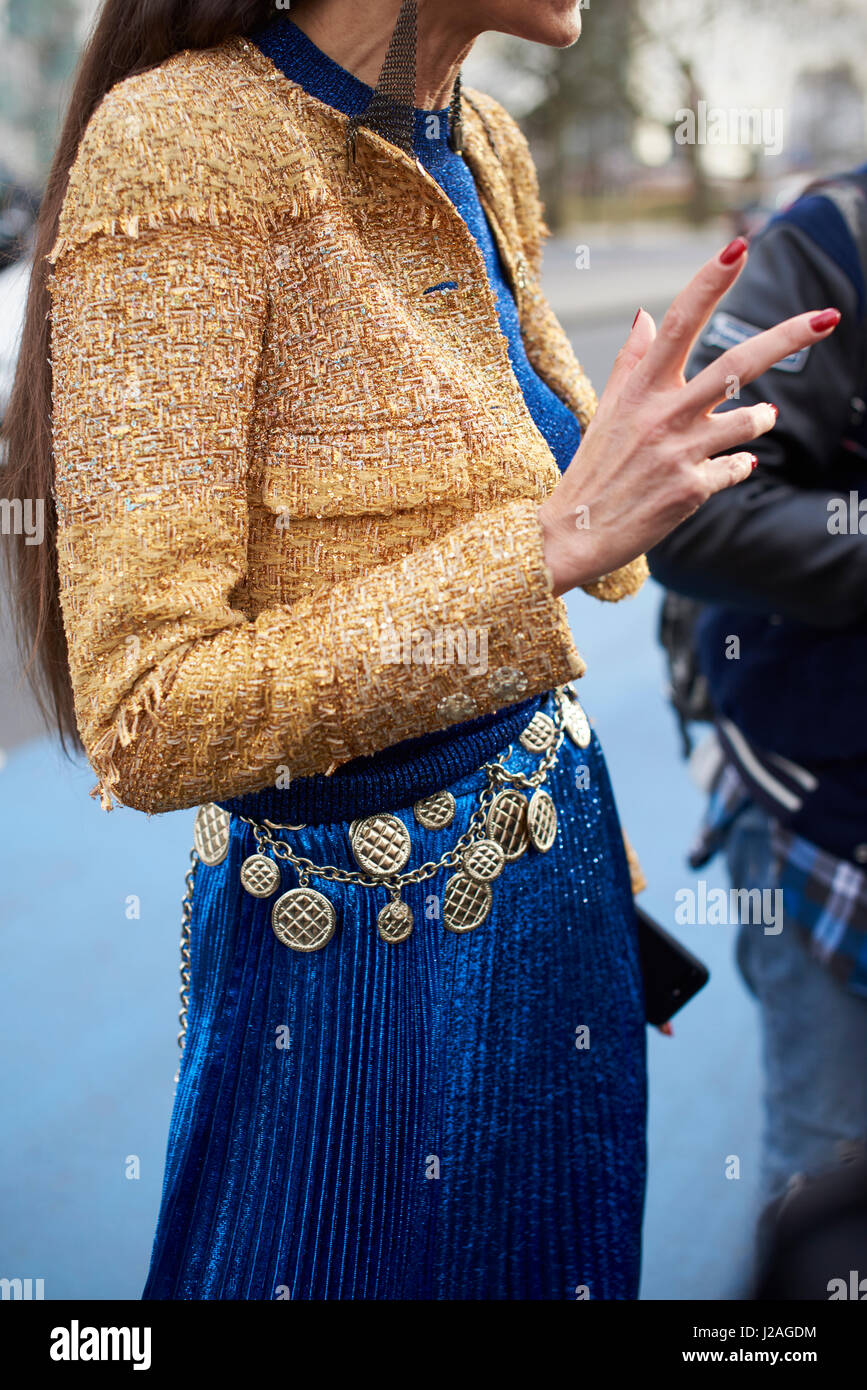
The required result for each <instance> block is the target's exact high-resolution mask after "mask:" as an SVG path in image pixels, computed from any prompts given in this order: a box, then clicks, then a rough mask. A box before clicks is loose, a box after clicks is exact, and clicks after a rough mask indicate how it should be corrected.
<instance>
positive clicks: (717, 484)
mask: <svg viewBox="0 0 867 1390" xmlns="http://www.w3.org/2000/svg"><path fill="white" fill-rule="evenodd" d="M757 463H758V459H757V458H756V456H755V454H749V453H739V454H723V455H722V456H721V457H720V458H714V459H704V460H703V461H702V462H701V463H700V464H699V469H700V471H701V473H702V476H703V478H704V482H705V488H706V493H707V497H712V496H713V494H714V493H715V492H722V491H723V490H724V489H725V488H727V487H733V486H734V484H735V483H742V482H744V481H745V480H746V479H747V478H748V477H749V476H750V474H751V473H752V471H753V469H754V468H755V467H756V464H757ZM705 500H707V498H705Z"/></svg>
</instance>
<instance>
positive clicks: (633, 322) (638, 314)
mask: <svg viewBox="0 0 867 1390" xmlns="http://www.w3.org/2000/svg"><path fill="white" fill-rule="evenodd" d="M640 317H641V310H640V309H639V310H638V313H637V314H636V315H635V318H634V319H633V320H632V328H634V327H635V325H636V324H637V322H638V320H639V319H640ZM631 331H632V329H630V332H631Z"/></svg>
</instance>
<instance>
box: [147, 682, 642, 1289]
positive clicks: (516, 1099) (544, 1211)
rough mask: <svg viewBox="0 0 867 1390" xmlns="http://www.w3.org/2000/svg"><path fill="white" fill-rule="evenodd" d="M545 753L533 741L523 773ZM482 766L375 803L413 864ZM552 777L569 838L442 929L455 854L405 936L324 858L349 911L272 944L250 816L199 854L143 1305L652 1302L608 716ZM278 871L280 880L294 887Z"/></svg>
mask: <svg viewBox="0 0 867 1390" xmlns="http://www.w3.org/2000/svg"><path fill="white" fill-rule="evenodd" d="M544 708H546V709H547V710H548V711H549V712H550V713H553V711H554V705H553V700H552V699H551V698H550V697H549V698H548V700H547V702H546V704H545V706H544ZM537 765H538V759H537V758H536V757H534V756H533V755H531V754H529V753H526V752H525V751H524V750H523V749H522V748H521V747H520V745H516V747H515V750H514V752H513V755H512V758H511V760H510V767H512V768H516V769H519V770H522V771H531V770H533V769H534V768H535V767H536V766H537ZM582 766H586V768H587V769H588V771H589V786H587V787H585V786H583V785H581V781H582V779H581V778H580V777H578V776H576V774H577V773H578V770H579V769H580V768H581V767H582ZM483 785H484V775H483V773H482V772H480V771H479V772H472V773H470V774H468V775H467V776H465V777H463V778H462V779H460V780H458V781H456V782H455V783H454V784H453V785H452V787H451V788H450V790H451V791H452V792H453V794H454V796H455V798H456V800H457V808H458V809H457V815H456V818H455V821H454V822H453V824H452V825H451V826H450V827H448V828H446V829H443V830H438V831H430V830H425V829H423V828H422V827H421V826H420V825H419V824H418V823H417V822H416V820H415V818H414V816H413V813H412V809H411V807H404V808H400V809H398V808H396V807H387V808H386V807H383V808H381V809H388V810H393V811H396V813H397V814H398V815H400V817H401V819H402V820H403V821H404V823H405V824H406V826H407V828H408V829H409V831H410V834H411V836H412V842H413V852H412V857H411V859H410V861H409V865H408V866H407V867H408V868H412V867H415V866H416V865H419V864H421V863H423V862H425V861H427V860H436V859H438V858H439V856H440V855H441V853H442V852H443V850H444V849H446V848H448V847H451V845H452V844H453V843H454V841H455V839H456V838H457V837H458V835H460V834H461V833H462V832H463V830H464V829H465V828H466V826H467V823H468V821H469V818H470V816H471V814H472V812H473V810H474V809H475V807H476V805H477V798H478V793H479V791H480V790H481V788H482V786H483ZM546 786H547V788H548V790H549V791H550V792H551V794H552V796H553V797H554V800H555V803H556V806H557V810H558V815H559V827H558V832H557V839H556V842H555V844H554V846H553V848H552V849H551V850H550V851H549V852H548V853H547V854H542V853H539V852H538V851H536V850H534V849H529V850H528V851H527V852H526V853H525V854H524V855H523V856H522V858H521V859H519V860H518V861H517V862H516V863H513V864H507V865H506V867H505V870H504V872H503V874H502V875H501V877H500V878H498V879H497V880H496V881H495V882H494V883H493V884H492V889H493V908H492V911H491V914H490V916H489V917H488V919H487V920H486V921H485V922H484V923H483V924H482V925H481V926H479V927H478V928H476V929H475V930H474V931H471V932H469V933H467V934H464V935H457V934H455V933H453V932H450V931H448V930H446V929H445V928H444V926H443V923H442V920H441V916H440V903H441V898H442V893H443V889H444V886H445V883H446V880H447V879H448V877H449V875H450V873H452V872H454V870H449V869H446V870H440V871H438V873H437V874H436V876H435V877H434V878H432V879H429V880H427V881H426V882H424V883H422V884H419V885H414V886H411V887H410V888H408V889H405V890H404V895H403V896H404V899H405V900H406V901H407V902H409V904H410V906H411V907H412V910H413V913H414V916H415V927H414V930H413V932H412V935H411V936H410V937H409V938H408V940H406V941H404V942H402V943H400V944H398V945H389V944H387V943H386V942H384V941H382V940H381V939H380V937H379V935H378V933H377V930H376V914H377V911H378V910H379V908H380V907H381V906H382V905H383V904H384V903H385V901H386V900H387V894H386V892H385V890H384V889H383V890H378V889H369V888H365V887H359V886H346V887H340V886H338V885H336V884H333V883H326V882H324V881H323V880H321V879H317V878H315V877H314V878H312V879H311V886H312V887H315V888H317V889H319V890H320V891H322V892H324V893H325V894H326V895H327V896H328V897H329V898H330V899H331V900H332V902H334V903H335V905H336V908H337V914H338V927H337V931H336V933H335V935H334V936H333V937H332V939H331V941H330V942H329V943H328V944H327V945H326V946H325V947H324V949H322V950H321V951H319V952H317V953H315V954H301V953H298V952H294V951H291V950H289V949H287V948H286V947H284V946H283V945H281V944H280V942H279V941H278V940H277V938H276V936H275V935H274V932H273V931H272V928H271V925H270V912H271V906H272V904H273V902H274V899H273V898H271V899H267V900H264V901H263V900H260V899H255V898H253V897H251V896H249V895H248V894H247V893H246V892H245V891H244V889H243V888H242V887H241V885H240V882H239V870H240V866H241V863H242V862H243V860H244V858H245V857H246V856H247V855H248V854H250V853H252V852H254V850H255V843H254V839H253V835H252V831H251V830H250V827H248V826H246V825H244V824H243V823H242V822H241V821H240V820H239V819H238V818H237V817H233V819H232V830H231V840H230V847H229V853H228V855H227V857H226V859H225V860H224V861H223V863H222V864H220V865H218V866H216V867H207V866H205V865H203V864H202V865H199V868H198V871H197V877H196V886H195V892H194V897H193V912H192V922H191V956H192V982H191V994H190V1011H189V1023H188V1032H187V1042H186V1048H185V1051H184V1054H183V1059H182V1066H181V1073H180V1080H179V1085H178V1090H177V1095H176V1098H175V1106H174V1112H173V1115H172V1121H171V1129H170V1136H169V1143H168V1156H167V1165H166V1174H165V1185H164V1190H163V1198H162V1204H161V1210H160V1215H159V1222H158V1227H157V1232H156V1238H155V1242H154V1249H153V1257H152V1263H151V1269H150V1273H149V1276H148V1280H147V1285H146V1288H145V1291H144V1294H143V1297H144V1298H145V1299H269V1300H270V1299H281V1298H292V1299H302V1300H320V1299H409V1300H421V1299H428V1300H430V1299H436V1300H445V1299H460V1300H501V1299H502V1300H505V1299H512V1300H518V1299H533V1300H561V1299H570V1300H571V1299H574V1298H576V1297H579V1296H583V1287H582V1286H586V1290H587V1294H588V1295H589V1297H590V1298H592V1299H629V1298H635V1297H636V1296H637V1287H638V1276H639V1255H640V1226H641V1213H642V1205H643V1194H644V1178H645V1024H644V1007H643V997H642V986H641V978H640V972H639V964H638V957H637V947H636V937H635V926H634V914H633V908H632V895H631V891H630V884H629V875H628V870H627V865H626V860H625V855H624V850H623V845H622V840H621V833H620V827H619V823H618V819H617V814H616V811H615V807H614V802H613V798H612V793H611V787H610V784H609V780H608V774H607V770H606V767H605V763H604V759H603V755H602V751H601V749H600V747H599V744H598V742H597V740H596V738H595V736H594V738H593V741H592V743H591V745H590V747H589V748H588V749H586V750H583V751H579V750H578V749H576V748H575V747H574V746H573V745H572V744H571V742H570V741H569V740H568V739H566V740H564V742H563V744H562V746H561V749H560V752H559V755H558V761H557V763H556V764H555V766H554V768H553V770H552V772H551V773H549V777H548V781H547V783H546ZM348 831H349V825H348V823H347V822H342V821H341V822H339V823H330V824H325V825H319V826H316V827H309V828H307V829H304V830H301V831H297V832H286V834H287V836H290V837H291V840H292V843H293V845H294V846H295V847H296V849H297V851H298V852H299V853H301V854H303V855H306V856H308V857H309V858H311V859H312V860H313V861H314V862H316V863H320V864H321V863H330V864H335V865H338V866H342V867H345V868H349V869H355V868H357V865H356V863H355V860H354V858H353V856H352V852H351V850H350V843H349V834H348ZM282 874H283V888H282V890H280V891H285V889H287V888H290V887H294V886H295V885H296V884H297V878H296V876H295V874H294V871H292V870H291V868H290V867H289V866H288V865H286V864H283V865H282ZM581 1028H587V1029H589V1035H584V1034H582V1033H579V1032H577V1031H576V1030H578V1029H581ZM583 1042H588V1043H589V1046H586V1047H584V1046H576V1043H583Z"/></svg>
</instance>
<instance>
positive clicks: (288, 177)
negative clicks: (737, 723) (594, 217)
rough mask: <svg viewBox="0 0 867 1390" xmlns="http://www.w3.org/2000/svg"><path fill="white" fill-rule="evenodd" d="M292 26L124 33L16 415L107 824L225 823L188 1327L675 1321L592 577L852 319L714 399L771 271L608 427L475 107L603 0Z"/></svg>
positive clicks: (781, 347)
mask: <svg viewBox="0 0 867 1390" xmlns="http://www.w3.org/2000/svg"><path fill="white" fill-rule="evenodd" d="M269 8H270V7H269V6H268V5H265V4H252V3H240V0H239V2H238V3H217V2H216V0H210V3H192V4H184V5H181V4H173V3H170V0H164V2H163V3H162V4H161V5H152V4H151V5H148V6H144V5H143V4H140V3H138V0H109V3H107V4H106V5H105V7H104V9H103V12H102V16H101V19H100V22H99V25H98V28H97V31H96V34H95V37H94V39H93V40H92V42H91V45H90V48H89V50H88V54H87V56H86V58H85V61H84V66H83V70H82V74H81V76H80V78H79V82H78V86H77V88H76V92H75V95H74V97H73V103H72V110H71V113H70V116H69V119H68V122H67V126H66V130H65V132H64V136H63V139H62V141H61V147H60V151H59V154H58V157H57V163H56V166H55V169H54V172H53V175H52V180H51V186H50V189H49V193H48V196H47V199H46V203H45V207H44V209H43V214H42V219H43V222H42V232H41V242H40V247H39V256H38V258H37V265H38V266H39V267H40V269H39V272H38V274H37V277H36V278H35V280H34V288H33V292H32V295H33V298H32V305H31V311H30V321H29V325H28V329H27V343H26V345H25V352H24V355H23V358H22V365H21V372H20V376H19V379H18V384H17V394H16V399H15V403H14V409H13V412H12V421H11V426H10V432H9V437H10V449H11V457H12V465H11V466H12V469H13V480H14V482H15V486H16V487H17V488H18V489H19V492H20V493H21V495H27V496H35V495H41V492H47V491H48V489H49V488H53V491H54V496H55V499H56V512H57V516H56V563H55V562H53V561H51V562H50V560H49V558H46V559H45V560H42V562H41V564H42V565H43V566H44V568H41V567H40V564H39V562H38V561H36V560H34V557H33V556H32V554H31V553H29V552H28V551H25V550H23V549H22V551H21V554H20V559H19V563H20V564H21V565H22V566H24V567H25V569H24V570H23V572H22V574H21V577H20V584H21V593H22V598H23V603H24V608H23V611H24V613H25V616H26V618H27V620H28V621H29V623H30V628H29V629H28V630H30V631H31V632H32V633H35V636H36V647H37V651H38V653H39V656H40V659H41V662H42V668H43V670H44V671H45V673H46V675H47V677H48V679H49V680H50V681H51V682H52V683H53V684H52V690H53V694H54V702H55V705H56V708H57V711H58V717H59V720H60V724H61V729H62V730H63V731H65V732H66V733H67V734H69V735H70V736H72V735H73V732H74V730H75V728H76V725H77V730H78V734H79V735H80V740H81V743H82V745H83V747H84V749H85V750H86V752H87V755H88V757H89V759H90V761H91V764H92V765H93V767H94V769H95V770H96V772H97V774H98V776H99V785H98V787H97V788H95V789H94V790H95V792H99V794H100V796H101V798H102V803H103V805H104V806H106V808H110V807H111V804H112V798H115V797H116V798H117V799H119V800H121V801H122V802H124V803H125V804H127V805H129V806H133V807H136V808H138V809H140V810H144V811H147V812H159V811H166V810H172V809H177V808H180V807H186V806H200V807H202V808H203V809H201V810H200V811H199V813H198V815H197V819H196V849H197V854H196V855H195V856H194V857H195V872H194V874H193V875H192V876H191V877H190V879H189V883H190V886H191V888H192V889H193V891H192V896H191V898H188V900H187V916H188V936H187V939H188V961H189V965H188V970H189V974H188V976H187V977H186V978H188V980H189V1019H188V1024H187V1034H186V1045H185V1048H184V1051H183V1054H182V1065H181V1070H180V1075H179V1085H178V1092H177V1096H176V1102H175V1110H174V1114H173V1117H172V1123H171V1133H170V1137H169V1148H168V1160H167V1166H166V1176H165V1186H164V1192H163V1201H162V1207H161V1211H160V1216H159V1223H158V1229H157V1233H156V1239H155V1243H154V1250H153V1258H152V1264H151V1269H150V1274H149V1277H148V1282H147V1286H146V1289H145V1292H144V1296H145V1297H146V1298H149V1299H153V1298H169V1299H171V1298H179V1299H184V1298H187V1299H257V1298H267V1299H272V1298H298V1299H320V1298H376V1299H411V1298H412V1299H431V1298H434V1299H450V1298H457V1299H523V1298H529V1299H566V1298H585V1297H590V1298H614V1299H618V1298H633V1297H635V1296H636V1291H637V1281H638V1267H639V1236H640V1219H641V1208H642V1200H643V1187H644V1122H645V1072H644V1043H643V1009H642V990H641V982H640V978H639V969H638V961H637V954H636V945H635V935H634V925H633V912H632V907H631V883H630V873H629V864H628V859H627V854H626V852H625V850H624V845H623V841H622V838H621V834H620V830H619V825H618V820H617V815H616V810H615V807H614V802H613V799H612V795H611V790H610V786H609V782H608V777H607V773H606V770H605V764H604V761H603V758H602V753H601V750H600V748H599V744H598V742H597V740H596V738H595V737H594V736H592V734H591V731H590V729H589V726H588V725H587V722H586V720H585V718H584V716H583V713H582V712H581V710H580V707H579V706H578V704H577V701H576V700H575V699H574V698H573V696H574V692H573V691H572V690H571V687H569V686H568V685H567V683H568V682H569V681H570V678H572V677H576V676H579V675H580V674H581V673H582V672H583V669H584V667H583V663H582V661H581V659H580V657H579V656H578V654H577V652H576V650H575V647H574V646H573V643H572V640H571V637H570V634H569V630H568V627H567V624H566V620H565V611H564V608H563V605H562V603H561V600H560V596H561V595H562V594H563V593H565V592H566V591H567V590H569V589H571V588H575V587H582V588H584V589H585V590H586V592H587V593H588V594H591V595H593V596H595V597H597V598H600V599H617V598H620V597H622V596H624V595H626V594H629V593H632V592H634V591H635V590H636V589H637V588H638V586H639V585H640V583H641V581H642V579H643V578H644V575H645V572H646V570H645V563H644V560H643V550H644V549H645V547H647V546H648V545H650V544H652V543H654V542H655V541H657V540H658V539H659V538H660V537H661V536H662V535H664V534H666V533H667V531H668V530H669V529H670V528H671V527H672V526H674V525H675V524H676V523H677V522H679V521H680V520H681V519H682V518H683V517H684V516H686V515H687V514H688V513H689V512H690V511H691V510H693V509H694V508H695V507H696V506H697V505H699V504H700V503H701V502H702V501H703V500H704V499H705V498H706V497H707V496H708V495H709V494H710V493H712V492H713V491H715V490H717V489H719V488H721V487H724V486H727V485H729V484H731V483H734V482H737V481H739V480H740V479H741V478H743V477H745V476H747V474H748V473H749V471H750V466H751V456H748V455H745V454H743V453H737V452H735V453H733V454H732V455H731V456H730V457H728V458H727V459H722V460H721V459H719V458H717V459H715V460H714V461H713V462H711V461H710V457H709V456H710V455H713V454H719V452H720V450H721V449H724V448H731V449H736V447H737V446H738V445H739V444H740V443H742V442H743V441H745V440H749V439H753V438H755V437H756V436H757V435H758V434H760V433H762V432H763V431H764V430H766V429H768V428H770V427H771V425H772V423H773V413H772V411H771V409H770V407H765V406H758V407H755V408H753V409H750V410H743V411H734V412H731V413H729V414H727V415H725V417H721V418H715V417H713V416H711V415H709V412H710V411H711V410H712V408H713V407H714V406H715V405H716V404H718V403H719V402H720V401H721V400H722V399H723V398H724V396H725V393H726V385H727V383H728V379H729V376H730V374H731V373H734V374H735V375H739V376H740V378H741V379H743V380H749V379H751V376H753V375H755V374H757V373H758V372H760V371H761V370H763V369H764V367H766V366H767V365H768V364H769V363H770V362H772V361H775V360H777V359H778V358H779V357H782V356H784V355H785V354H787V353H788V352H791V351H793V350H795V349H797V348H799V347H800V346H802V345H804V344H806V343H811V342H813V341H816V340H817V339H818V338H820V337H822V336H824V335H825V333H826V332H827V331H829V328H830V324H829V323H825V322H824V321H814V323H813V324H812V326H811V324H810V316H808V315H802V316H800V317H799V318H797V319H794V320H791V321H790V322H788V323H787V324H784V325H781V326H779V327H777V328H775V329H772V330H770V331H769V332H767V333H765V334H763V335H761V336H760V337H758V338H755V339H753V340H752V341H751V342H750V343H747V344H744V345H743V346H741V347H738V348H737V349H734V350H733V351H732V352H730V353H727V354H725V355H724V356H723V358H721V359H720V361H719V362H718V363H717V364H716V365H715V366H714V368H712V369H708V372H707V373H704V374H702V376H701V377H699V378H697V379H696V380H695V381H693V382H691V383H690V384H689V386H686V385H685V384H684V380H683V377H682V374H681V367H682V364H683V361H684V358H685V356H686V353H687V350H688V348H689V346H690V343H691V341H692V339H693V338H694V336H695V334H696V332H697V330H698V328H699V326H700V324H701V323H702V322H703V320H704V319H705V318H706V316H707V315H708V313H709V312H710V310H711V309H712V307H713V305H714V303H715V302H716V300H717V298H718V297H719V296H720V295H721V294H722V293H723V292H724V291H725V290H726V289H727V288H728V286H729V285H730V284H731V283H732V282H733V280H734V278H735V277H736V275H737V273H738V270H739V268H740V266H741V264H742V263H743V258H744V252H745V246H744V244H743V243H742V242H740V241H739V242H736V243H734V244H733V245H732V246H731V247H729V248H727V250H726V251H725V252H723V253H722V254H721V255H720V256H719V257H717V258H715V259H714V260H713V261H711V262H709V263H708V265H707V266H705V267H704V269H703V270H702V271H701V272H700V274H699V275H698V276H697V277H696V278H695V280H693V282H692V283H691V284H690V286H689V287H688V288H687V289H686V290H685V291H684V292H683V294H682V295H681V296H680V297H679V298H678V300H677V301H676V303H675V305H674V306H673V308H672V310H671V312H670V313H669V315H668V316H667V317H666V319H665V321H664V323H663V325H662V327H661V330H660V333H659V335H658V336H656V334H655V329H654V325H653V323H652V320H651V318H650V316H649V315H648V314H646V313H643V312H639V314H638V315H637V317H636V322H635V324H634V326H633V329H632V332H631V334H630V336H629V338H628V340H627V343H626V346H625V347H624V349H623V351H622V352H621V354H620V355H619V357H618V360H617V364H616V366H615V369H614V373H613V375H612V378H611V380H610V381H609V383H608V386H607V388H606V391H605V394H604V396H603V397H602V400H601V402H600V404H599V408H598V411H597V412H596V415H595V417H594V418H593V423H592V425H591V424H590V420H591V416H593V411H594V406H595V398H594V396H593V394H592V391H591V388H590V386H589V384H588V383H587V381H586V379H585V378H584V376H583V374H582V372H581V370H580V367H579V366H578V364H577V362H576V361H575V359H574V357H573V355H572V353H571V350H570V348H569V345H568V342H567V340H566V338H565V336H564V334H563V333H562V331H561V329H560V327H559V326H558V324H557V322H556V320H555V319H554V318H553V315H552V313H551V311H550V309H549V308H548V306H547V305H546V303H545V301H544V299H543V297H542V295H541V292H540V290H539V286H538V279H537V276H538V269H539V259H540V245H541V240H542V236H543V224H542V220H541V212H540V207H539V202H538V196H537V190H536V182H535V177H534V173H533V168H532V164H531V162H530V159H529V155H528V151H527V147H526V145H525V143H524V141H523V138H522V137H521V135H520V134H519V132H518V130H517V128H516V127H515V125H514V124H513V122H512V121H511V120H510V118H509V117H508V116H507V115H506V113H505V112H504V111H503V109H502V108H501V107H500V106H498V105H497V104H496V103H495V102H493V101H491V100H490V99H489V98H487V97H484V96H482V95H481V94H480V93H477V92H466V93H462V91H461V87H460V81H459V67H460V63H461V61H462V60H463V58H464V56H465V55H466V53H467V51H468V50H469V48H470V46H471V44H472V41H473V40H474V38H475V37H476V35H477V34H478V33H479V32H481V31H482V30H484V29H498V30H503V31H506V32H510V33H514V34H519V35H521V36H523V37H525V38H527V39H530V40H533V41H536V42H543V43H548V44H552V45H558V46H563V45H568V44H570V43H572V42H573V41H574V40H575V39H576V38H577V37H578V33H579V28H580V8H579V4H578V3H577V0H539V3H537V4H535V5H533V6H526V5H524V4H523V3H521V0H437V4H435V5H434V4H433V3H426V2H425V0H420V3H419V6H418V20H417V24H418V30H417V34H416V6H415V3H414V0H405V3H404V4H402V5H399V4H398V0H371V3H369V4H367V5H365V6H363V7H359V6H357V5H356V4H355V0H307V2H306V3H305V2H304V0H302V3H298V4H296V5H293V7H292V17H291V20H290V19H289V18H288V17H287V16H285V15H277V16H276V17H274V16H272V15H270V14H269ZM416 49H417V55H418V56H417V62H416V61H415V55H416ZM374 84H376V85H375V87H374ZM103 97H104V100H103V99H102V98H103ZM413 103H414V105H413ZM82 131H83V134H82V133H81V132H82ZM70 169H71V172H70ZM61 203H62V207H61ZM46 258H47V267H46ZM47 292H49V293H50V303H49V301H48V300H46V298H45V295H46V293H47ZM49 307H50V341H46V340H45V339H44V338H42V336H41V334H42V332H43V326H42V325H43V321H44V317H45V313H46V310H47V309H48V308H49ZM832 317H833V316H832ZM49 357H50V360H51V366H52V371H53V376H52V378H51V380H50V381H49V380H48V379H47V378H46V377H45V374H44V372H43V364H44V362H45V361H47V360H48V359H49ZM52 384H53V401H52V399H51V397H50V396H49V394H48V393H49V389H50V387H51V385H52ZM49 406H51V407H52V409H53V414H52V428H53V453H52V451H51V449H50V447H49V444H50V441H49V439H48V438H47V435H46V424H45V422H46V420H47V418H48V410H49ZM588 425H589V428H587V427H588ZM582 430H583V438H582ZM579 444H580V447H579ZM52 459H53V462H52ZM52 469H53V470H54V471H52ZM588 519H589V523H590V524H589V525H587V524H586V522H587V521H588ZM577 520H580V522H581V524H580V525H577V524H576V521H577ZM28 565H29V566H31V567H32V569H31V570H27V569H26V567H27V566H28ZM28 605H29V606H28ZM61 620H62V621H61ZM64 637H65V639H66V645H67V648H68V675H67V673H66V666H65V665H64V663H65V661H66V659H67V658H66V656H65V654H64V653H65V648H64Z"/></svg>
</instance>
